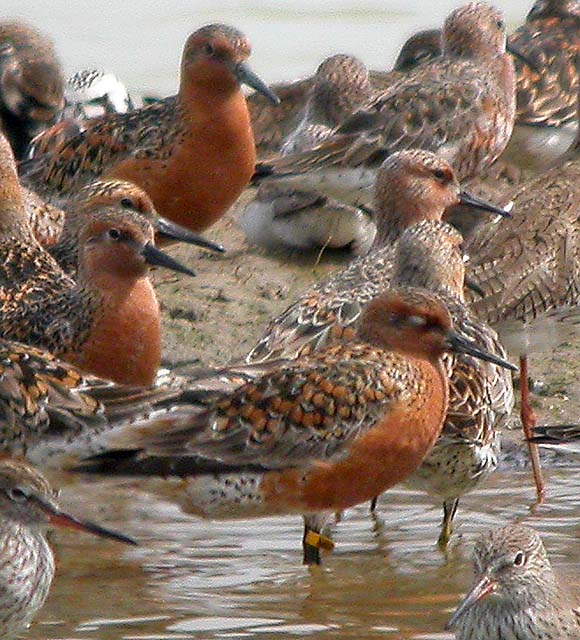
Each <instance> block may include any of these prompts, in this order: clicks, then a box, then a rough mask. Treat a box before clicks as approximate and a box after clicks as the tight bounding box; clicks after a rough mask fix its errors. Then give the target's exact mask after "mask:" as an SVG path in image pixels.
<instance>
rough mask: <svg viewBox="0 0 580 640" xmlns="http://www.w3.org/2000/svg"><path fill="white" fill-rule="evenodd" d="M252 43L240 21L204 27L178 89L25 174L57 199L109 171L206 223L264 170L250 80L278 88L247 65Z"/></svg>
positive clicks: (167, 210)
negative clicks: (250, 106) (249, 102)
mask: <svg viewBox="0 0 580 640" xmlns="http://www.w3.org/2000/svg"><path fill="white" fill-rule="evenodd" d="M250 51H251V47H250V44H249V42H248V40H247V39H246V38H245V36H243V34H241V33H240V32H239V31H237V30H236V29H233V28H232V27H228V26H225V25H208V26H206V27H202V28H201V29H198V30H197V31H196V32H194V33H193V34H191V36H190V37H189V38H188V40H187V42H186V43H185V47H184V50H183V55H182V62H181V76H180V88H179V92H178V94H177V95H176V96H172V97H170V98H165V99H163V100H160V101H159V102H157V103H154V104H151V105H149V106H145V107H143V108H141V109H137V110H135V111H131V112H129V113H116V114H107V115H104V116H102V117H99V118H94V119H92V120H90V121H87V122H86V123H84V125H83V130H82V131H80V132H79V134H78V135H76V136H73V137H72V138H69V139H65V140H64V141H63V142H62V143H61V144H60V146H59V147H58V148H57V149H55V150H54V151H53V152H52V153H47V154H45V155H40V156H38V157H33V158H31V159H30V160H27V161H26V162H25V163H23V164H22V166H21V173H22V174H23V176H25V178H26V180H27V181H28V183H29V184H30V185H31V186H32V187H33V188H34V189H35V190H37V191H38V192H39V193H40V194H41V195H43V196H47V197H52V198H62V197H66V196H67V195H70V194H71V193H75V192H77V191H78V190H79V189H80V188H81V187H83V186H84V185H86V184H87V183H89V182H92V181H93V180H96V179H98V178H101V177H104V178H117V179H123V180H130V181H131V182H134V183H135V184H137V185H139V186H140V187H141V188H143V189H144V190H145V191H146V192H147V193H148V194H149V195H150V197H151V199H152V200H153V202H154V203H155V208H156V209H157V211H158V212H159V214H160V215H162V216H164V217H166V218H168V219H169V220H172V221H174V222H177V223H179V224H182V225H183V226H185V227H187V228H190V229H192V230H194V231H196V230H202V229H205V228H206V227H208V226H209V225H210V224H212V223H213V222H215V221H216V220H217V219H218V218H219V217H220V216H221V215H223V214H224V213H225V211H226V210H227V209H228V208H229V207H230V206H231V205H232V204H233V202H234V201H235V200H236V198H237V197H238V196H239V194H240V193H241V191H242V190H243V189H244V187H245V186H246V185H247V183H248V182H249V180H250V178H251V175H252V172H253V170H254V164H255V159H256V154H255V146H254V139H253V134H252V130H251V127H250V118H249V114H248V110H247V106H246V101H245V98H244V96H243V94H242V92H241V89H240V83H241V82H245V83H249V84H252V85H253V86H255V87H259V88H260V90H262V91H263V92H265V93H268V89H267V88H266V87H265V85H263V83H261V81H260V80H259V79H258V78H257V76H255V75H253V74H252V73H251V72H250V70H249V69H248V68H247V64H246V60H247V58H248V57H249V55H250ZM271 97H272V96H271ZM57 133H59V132H57Z"/></svg>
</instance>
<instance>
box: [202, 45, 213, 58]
mask: <svg viewBox="0 0 580 640" xmlns="http://www.w3.org/2000/svg"><path fill="white" fill-rule="evenodd" d="M203 50H204V51H205V53H206V54H207V55H208V56H213V54H214V52H215V49H214V48H213V44H210V43H209V42H208V43H207V44H206V45H205V46H204V47H203Z"/></svg>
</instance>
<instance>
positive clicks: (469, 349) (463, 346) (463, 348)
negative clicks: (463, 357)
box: [447, 331, 518, 371]
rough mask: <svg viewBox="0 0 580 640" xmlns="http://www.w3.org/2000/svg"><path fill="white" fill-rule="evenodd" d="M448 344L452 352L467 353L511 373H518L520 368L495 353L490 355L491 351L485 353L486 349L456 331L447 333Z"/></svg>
mask: <svg viewBox="0 0 580 640" xmlns="http://www.w3.org/2000/svg"><path fill="white" fill-rule="evenodd" d="M447 343H448V345H449V348H450V349H451V351H454V352H455V353H466V354H468V355H470V356H473V357H474V358H479V359H480V360H485V361H486V362H491V363H492V364H496V365H497V366H498V367H503V368H504V369H509V370H510V371H517V370H518V368H517V367H516V365H514V364H512V363H511V362H508V361H507V360H504V359H503V358H500V357H499V356H496V355H494V354H493V353H489V351H485V350H484V349H480V348H479V347H477V346H476V345H475V344H474V343H473V342H470V341H469V340H466V339H465V338H463V337H462V336H460V335H459V334H458V333H455V332H454V331H449V332H448V333H447Z"/></svg>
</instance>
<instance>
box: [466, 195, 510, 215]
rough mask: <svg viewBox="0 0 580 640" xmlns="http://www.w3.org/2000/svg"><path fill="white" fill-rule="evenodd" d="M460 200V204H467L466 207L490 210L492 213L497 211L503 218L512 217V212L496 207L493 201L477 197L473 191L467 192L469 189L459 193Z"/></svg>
mask: <svg viewBox="0 0 580 640" xmlns="http://www.w3.org/2000/svg"><path fill="white" fill-rule="evenodd" d="M459 202H460V204H463V205H465V206H466V207H473V208H474V209H482V210H483V211H489V212H490V213H495V214H496V215H498V216H501V217H502V218H511V217H512V215H511V213H508V212H507V211H506V210H505V209H502V208H501V207H496V206H495V205H494V204H491V202H486V201H485V200H482V199H481V198H476V197H475V196H473V195H471V193H467V191H462V192H461V193H460V194H459Z"/></svg>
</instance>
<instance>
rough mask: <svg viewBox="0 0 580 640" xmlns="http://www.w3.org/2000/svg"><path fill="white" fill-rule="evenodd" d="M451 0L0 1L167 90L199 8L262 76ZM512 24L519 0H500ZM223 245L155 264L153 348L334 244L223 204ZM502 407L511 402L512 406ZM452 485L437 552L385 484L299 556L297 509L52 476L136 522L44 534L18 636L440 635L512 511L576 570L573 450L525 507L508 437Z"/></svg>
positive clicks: (567, 406) (257, 299) (551, 394)
mask: <svg viewBox="0 0 580 640" xmlns="http://www.w3.org/2000/svg"><path fill="white" fill-rule="evenodd" d="M456 4H457V2H455V1H450V0H444V1H443V2H438V3H433V2H427V1H426V0H421V1H420V2H415V3H413V4H412V6H409V3H408V2H404V1H403V0H383V1H379V0H360V1H359V2H354V0H333V1H332V2H330V0H313V1H309V2H307V1H306V0H298V1H292V0H268V1H262V0H245V1H234V0H231V1H229V2H227V1H224V0H214V1H212V2H210V1H209V0H198V1H195V2H192V1H191V0H187V1H185V0H170V1H163V2H159V1H158V2H153V1H152V0H126V1H125V2H115V3H110V2H99V1H98V0H95V1H93V2H86V1H85V0H81V1H79V2H77V3H75V4H74V6H73V7H72V8H71V4H70V2H68V1H66V2H65V0H50V1H49V0H44V1H42V2H41V1H40V0H33V1H30V0H29V1H28V2H25V3H23V2H22V0H5V1H4V3H3V8H4V14H5V15H11V16H16V15H20V16H24V17H27V18H28V20H29V21H31V22H34V23H36V24H37V25H38V26H41V27H42V28H43V29H44V30H46V31H47V32H49V33H51V34H52V35H53V37H54V38H55V39H56V41H57V44H58V47H59V50H60V52H61V57H62V59H63V62H64V64H65V66H66V68H67V70H69V71H73V70H75V69H78V68H84V67H87V66H91V65H96V66H98V67H104V68H107V69H110V70H113V71H115V72H116V73H117V74H118V75H119V77H121V78H122V79H124V80H125V81H126V82H127V84H128V86H129V87H130V88H131V89H133V90H136V91H143V90H147V91H154V92H156V93H159V94H166V93H169V92H172V91H173V90H174V88H175V86H176V82H177V65H178V60H179V56H180V51H181V46H182V43H183V41H184V39H185V37H186V35H187V33H189V32H190V31H192V30H193V29H195V28H196V27H197V26H198V25H200V24H203V23H206V22H209V21H222V22H230V23H232V24H236V25H238V26H240V27H241V28H242V29H244V30H245V31H246V33H247V34H248V35H249V36H250V38H251V40H252V42H253V44H254V56H253V66H254V68H255V70H256V71H259V72H260V73H261V74H262V75H263V76H264V77H265V78H266V79H267V80H269V81H273V80H278V79H287V78H293V77H297V76H300V75H303V74H307V73H310V72H311V71H312V70H313V69H314V68H315V67H316V66H317V64H318V62H319V61H320V60H321V59H322V58H323V57H324V56H325V55H327V54H329V53H332V52H336V51H346V52H351V53H355V54H357V55H359V56H360V57H361V58H362V59H363V60H364V61H365V62H367V63H368V64H369V65H370V66H372V67H374V68H381V67H382V68H388V67H389V66H390V64H391V62H392V60H393V59H394V57H395V54H396V51H397V50H398V48H399V46H400V44H401V43H402V42H403V41H404V40H405V38H406V37H407V35H409V34H410V33H411V32H412V31H414V30H416V29H418V28H424V27H429V26H437V25H439V24H440V22H441V20H442V19H443V17H444V15H445V14H446V13H447V12H448V10H449V9H450V8H451V7H453V6H455V5H456ZM501 6H502V8H503V9H504V10H505V12H506V15H507V18H508V20H509V21H510V23H511V24H517V23H518V22H520V21H521V20H522V19H523V17H524V15H525V13H526V12H527V10H528V9H529V3H528V2H524V1H522V0H517V1H516V0H512V1H511V2H509V3H506V2H502V3H501ZM209 235H210V236H212V237H213V238H215V239H219V240H221V241H222V242H224V244H225V245H226V246H227V247H228V249H229V252H228V254H227V255H226V256H225V257H223V258H214V257H209V256H208V255H207V254H202V253H199V252H197V253H196V252H193V253H192V252H191V250H189V249H178V250H177V252H176V255H178V256H179V257H180V258H181V259H183V260H186V261H189V263H190V264H192V266H194V267H195V269H196V270H197V271H198V273H199V276H198V278H197V279H195V280H190V281H185V280H182V279H176V278H174V277H173V276H164V275H162V274H160V275H159V276H158V277H157V278H156V279H157V284H158V288H159V292H160V296H161V299H162V301H163V304H164V311H165V315H164V328H165V331H166V336H165V361H166V363H167V364H169V365H176V364H184V363H186V364H187V363H192V362H193V363H197V362H203V363H207V364H211V363H225V362H227V361H228V360H230V359H231V358H232V357H234V356H237V355H241V354H243V353H244V352H245V351H246V350H247V348H248V347H249V346H251V344H252V343H253V341H254V340H255V338H256V337H257V336H258V335H259V334H260V332H261V329H262V327H263V326H265V323H266V319H267V318H268V317H270V316H271V315H273V314H274V313H276V312H278V311H280V310H281V309H282V308H283V307H285V306H286V305H287V304H289V303H290V302H291V301H292V300H293V299H294V298H295V297H296V295H297V294H298V292H299V291H301V290H302V289H304V288H305V287H306V286H307V284H308V283H310V282H312V281H313V280H315V279H316V278H319V277H321V276H322V275H324V274H325V273H327V272H328V271H330V270H333V269H336V267H337V265H338V264H340V263H342V262H344V260H345V258H344V257H343V256H340V255H339V254H334V255H332V254H329V255H326V256H324V257H323V260H322V261H321V262H320V263H318V261H317V256H316V255H314V256H312V255H309V256H302V257H297V256H295V255H294V256H292V255H286V254H279V255H266V254H265V253H263V252H261V251H259V250H256V249H253V248H248V247H247V246H246V245H245V244H244V242H243V240H242V238H241V236H240V234H239V232H238V231H237V230H236V229H235V227H234V226H233V223H232V220H231V219H230V218H226V219H225V220H224V221H222V222H220V223H219V224H218V225H217V227H216V228H215V230H212V232H211V233H210V234H209ZM579 355H580V349H579V347H578V345H567V346H564V347H563V348H562V349H559V350H558V351H557V352H556V353H554V354H552V355H551V356H550V358H547V357H545V356H543V357H539V358H534V359H532V360H531V367H532V374H533V375H534V377H539V378H541V379H542V381H543V382H545V383H546V385H545V386H544V395H543V396H542V397H538V398H536V403H537V405H538V410H539V413H540V415H541V417H542V419H543V420H544V421H546V422H552V423H553V422H561V421H564V420H577V418H578V415H580V401H579V382H578V380H579V379H580V376H579V373H580V370H579V364H578V362H579V361H580V360H579V357H578V356H579ZM515 423H516V420H515V419H514V424H515ZM508 439H509V440H510V441H512V442H514V443H516V444H515V445H514V447H515V448H516V455H515V456H511V455H510V456H508V460H507V461H506V462H505V463H504V465H503V467H502V470H501V471H500V472H498V473H496V474H495V475H494V476H493V477H492V478H491V479H490V480H489V481H488V482H487V484H486V485H485V486H483V487H482V488H480V489H479V490H478V491H475V492H473V493H472V494H470V495H469V496H467V497H466V498H465V499H464V501H463V503H462V505H461V507H460V511H459V514H458V517H457V535H456V536H454V538H453V541H452V544H451V546H450V549H449V552H448V554H447V555H446V556H443V555H442V554H441V553H440V552H439V551H438V550H437V548H436V546H435V539H436V537H437V530H438V526H439V522H440V517H441V514H440V509H439V505H435V504H434V503H433V502H432V501H431V500H430V499H429V498H428V497H427V496H426V495H424V494H422V493H420V492H414V491H409V490H406V489H404V488H396V489H395V490H392V491H390V492H389V493H388V494H386V495H384V496H383V497H382V499H381V501H380V505H379V509H378V513H377V516H376V517H371V516H370V515H369V513H368V509H367V507H366V506H361V507H358V508H356V509H352V510H350V511H349V512H347V513H346V514H345V516H344V519H343V521H342V522H341V523H339V524H338V525H337V526H336V527H335V530H334V539H335V541H336V549H335V551H334V553H332V554H330V555H327V556H326V557H325V558H324V564H323V566H322V567H320V568H315V569H308V568H305V567H303V566H302V565H301V549H300V539H301V533H302V531H301V526H302V523H301V521H300V519H299V518H276V519H268V520H260V521H241V522H204V521H202V520H199V519H198V518H196V517H194V516H190V515H187V514H185V513H183V512H182V511H181V510H180V508H179V506H178V505H177V497H176V496H178V493H179V485H173V484H170V483H166V482H162V481H158V482H153V481H146V482H141V481H114V482H113V481H110V480H106V481H105V480H103V479H100V478H80V479H79V478H73V477H70V476H65V475H61V476H54V477H53V480H54V482H55V484H57V485H59V486H61V487H62V502H63V505H65V506H66V507H67V508H70V510H71V511H74V512H75V513H78V514H79V515H83V516H87V517H91V518H93V519H95V520H99V521H100V522H102V523H104V524H107V525H108V526H111V527H116V528H118V529H120V530H122V531H123V532H125V533H128V534H130V535H133V536H135V537H136V538H138V539H139V541H140V543H141V546H140V547H139V548H136V549H133V548H126V547H122V546H120V545H115V544H113V543H109V542H103V541H100V540H95V539H93V538H90V537H87V536H83V535H73V534H60V533H58V534H56V535H55V536H54V537H53V540H54V544H55V548H56V552H57V556H58V561H59V562H58V574H57V577H56V579H55V582H54V585H53V590H52V593H51V595H50V598H49V601H48V603H47V605H46V607H45V608H44V609H43V610H42V611H41V613H40V615H39V616H38V618H37V620H36V622H35V624H34V625H33V627H32V628H31V630H30V632H29V634H28V635H27V637H28V638H30V639H31V640H40V639H42V640H53V639H54V640H55V639H59V640H92V639H98V640H113V639H115V640H117V639H124V640H136V639H140V640H169V639H171V640H177V639H181V638H192V637H195V638H208V639H210V638H258V639H261V638H263V639H268V638H274V637H283V638H301V637H306V636H316V637H319V638H333V639H334V638H336V639H340V638H374V637H379V636H382V637H386V638H401V639H403V638H405V639H407V638H413V639H422V640H427V639H429V640H435V639H444V638H450V637H451V636H450V635H449V634H446V633H445V632H444V631H443V628H444V625H445V622H446V620H447V619H448V617H449V613H450V611H451V610H452V609H453V608H454V606H455V605H456V604H457V602H458V599H459V597H460V594H462V593H463V592H465V590H466V588H467V587H468V585H469V582H470V579H471V567H470V562H469V555H470V549H471V544H472V542H473V540H474V537H475V535H476V534H477V533H478V532H479V531H481V530H483V529H485V528H487V527H490V526H493V525H496V524H503V523H505V522H507V521H514V520H519V521H522V522H526V523H528V524H532V525H533V526H534V527H536V528H537V529H538V530H539V531H540V532H541V533H542V535H543V538H544V541H545V543H546V545H547V547H548V549H549V550H550V552H551V555H552V558H553V560H554V564H555V565H557V566H558V567H559V568H561V569H562V570H563V571H564V572H566V573H567V574H569V575H570V577H571V580H572V582H573V584H575V586H576V587H580V578H579V577H578V567H579V566H580V544H579V542H578V538H579V535H580V494H579V491H578V487H579V486H580V454H578V455H577V456H576V457H574V456H568V457H565V456H561V455H558V456H556V457H551V458H550V461H551V462H552V463H554V462H555V463H556V464H555V465H552V466H551V467H550V468H549V470H548V471H547V482H548V500H547V503H546V505H544V506H542V507H541V508H540V509H538V510H537V511H536V512H534V513H531V512H530V508H529V507H530V504H531V502H532V500H533V495H534V494H533V490H532V483H531V478H530V475H529V471H528V470H527V469H526V468H525V467H524V468H522V464H521V463H522V461H523V460H525V456H524V455H521V454H519V453H517V449H518V447H519V441H520V437H519V434H518V432H517V431H515V430H514V431H513V432H512V433H511V434H510V436H509V438H508Z"/></svg>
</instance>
